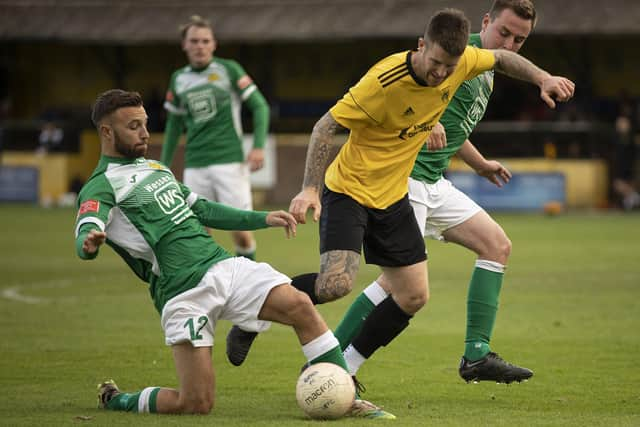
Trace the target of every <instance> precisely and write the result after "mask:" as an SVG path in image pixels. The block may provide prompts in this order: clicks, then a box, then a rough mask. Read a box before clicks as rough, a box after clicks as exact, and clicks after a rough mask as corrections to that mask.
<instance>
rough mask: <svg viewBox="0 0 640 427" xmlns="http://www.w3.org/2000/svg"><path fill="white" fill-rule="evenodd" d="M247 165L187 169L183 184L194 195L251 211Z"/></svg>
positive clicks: (232, 164) (230, 164)
mask: <svg viewBox="0 0 640 427" xmlns="http://www.w3.org/2000/svg"><path fill="white" fill-rule="evenodd" d="M249 173H250V172H249V166H248V165H247V164H246V163H224V164H220V165H211V166H205V167H203V168H186V169H185V170H184V175H183V182H184V184H185V185H186V186H187V187H189V188H190V189H191V191H193V192H194V193H196V194H198V195H199V196H202V197H204V198H205V199H209V200H212V201H214V202H219V203H224V204H225V205H229V206H232V207H234V208H238V209H245V210H251V209H253V204H252V203H251V180H250V177H249Z"/></svg>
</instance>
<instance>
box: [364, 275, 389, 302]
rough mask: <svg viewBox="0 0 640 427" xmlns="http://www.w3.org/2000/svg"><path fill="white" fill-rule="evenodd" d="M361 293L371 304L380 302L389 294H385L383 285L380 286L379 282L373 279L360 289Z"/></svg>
mask: <svg viewBox="0 0 640 427" xmlns="http://www.w3.org/2000/svg"><path fill="white" fill-rule="evenodd" d="M362 293H363V294H364V295H365V296H366V297H367V298H369V301H371V302H372V303H373V305H378V304H380V303H381V302H382V301H384V300H385V299H386V298H387V297H388V296H389V294H387V291H385V290H384V289H383V287H382V286H380V284H379V283H378V282H377V281H375V280H374V281H373V283H371V284H370V285H369V286H367V287H366V288H365V290H364V291H362Z"/></svg>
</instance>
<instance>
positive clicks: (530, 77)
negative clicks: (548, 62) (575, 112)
mask: <svg viewBox="0 0 640 427" xmlns="http://www.w3.org/2000/svg"><path fill="white" fill-rule="evenodd" d="M492 52H493V54H494V57H495V60H496V62H495V70H496V71H498V72H500V73H502V74H506V75H507V76H509V77H513V78H515V79H519V80H524V81H526V82H529V83H533V84H535V85H537V86H538V87H539V88H540V97H541V98H542V99H543V100H544V102H546V103H547V105H548V106H549V107H551V108H555V106H556V104H555V102H554V99H556V100H557V101H561V102H566V101H568V100H569V99H571V98H572V97H573V92H574V90H575V84H574V83H573V82H572V81H571V80H569V79H567V78H565V77H560V76H552V75H551V74H549V73H548V72H546V71H545V70H543V69H541V68H540V67H538V66H537V65H535V64H534V63H533V62H531V61H529V60H528V59H526V58H525V57H523V56H521V55H518V54H517V53H515V52H511V51H509V50H505V49H499V50H492Z"/></svg>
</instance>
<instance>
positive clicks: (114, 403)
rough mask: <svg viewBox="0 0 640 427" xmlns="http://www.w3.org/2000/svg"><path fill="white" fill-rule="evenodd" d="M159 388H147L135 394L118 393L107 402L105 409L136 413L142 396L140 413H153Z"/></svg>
mask: <svg viewBox="0 0 640 427" xmlns="http://www.w3.org/2000/svg"><path fill="white" fill-rule="evenodd" d="M159 391H160V387H147V388H145V389H144V390H142V391H139V392H137V393H119V394H117V395H115V396H113V398H112V399H111V400H110V401H109V402H107V405H106V408H107V409H110V410H112V411H127V412H138V409H139V401H140V398H141V396H142V399H143V400H145V402H143V403H144V404H143V409H142V412H150V413H155V412H157V410H156V400H157V397H158V392H159Z"/></svg>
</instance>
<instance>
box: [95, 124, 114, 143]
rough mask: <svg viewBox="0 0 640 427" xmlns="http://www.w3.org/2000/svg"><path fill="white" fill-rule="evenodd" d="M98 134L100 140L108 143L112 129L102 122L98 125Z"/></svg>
mask: <svg viewBox="0 0 640 427" xmlns="http://www.w3.org/2000/svg"><path fill="white" fill-rule="evenodd" d="M98 134H99V135H100V139H104V140H107V141H109V140H111V137H112V135H113V129H112V128H111V126H109V125H108V124H106V123H104V122H103V123H100V126H99V127H98Z"/></svg>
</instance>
